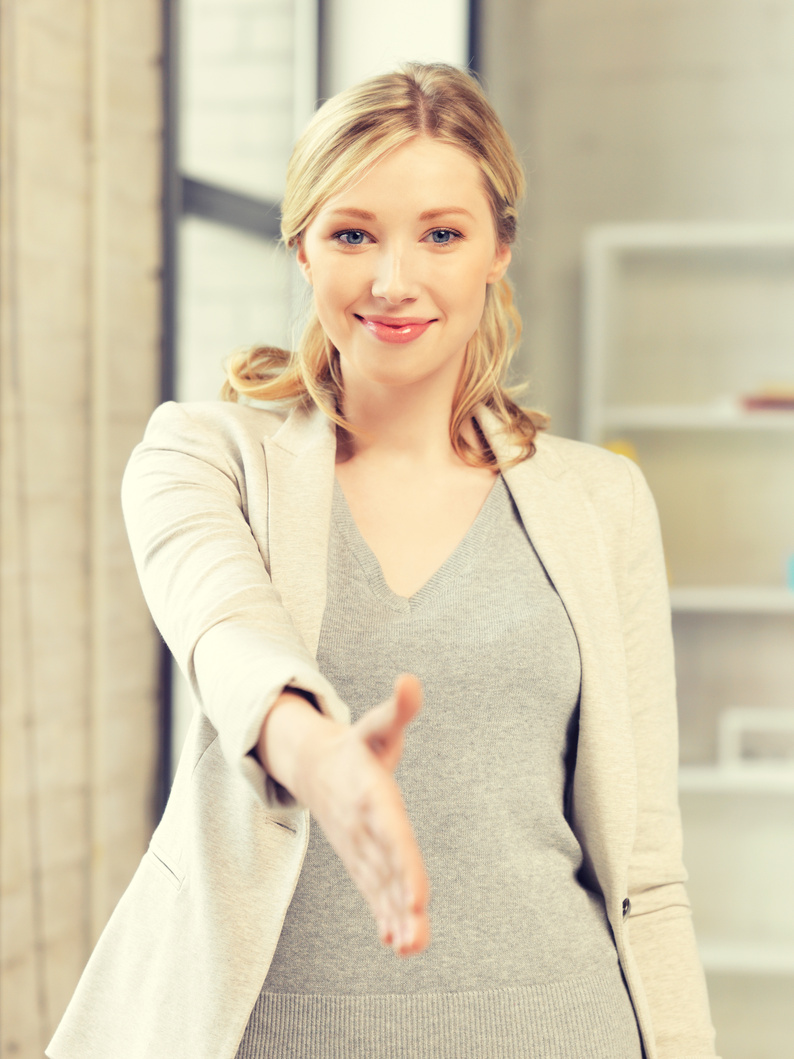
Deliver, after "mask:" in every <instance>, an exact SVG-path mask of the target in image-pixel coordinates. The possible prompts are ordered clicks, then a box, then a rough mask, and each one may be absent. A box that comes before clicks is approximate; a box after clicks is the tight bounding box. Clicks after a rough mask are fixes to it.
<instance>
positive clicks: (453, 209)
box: [331, 206, 474, 221]
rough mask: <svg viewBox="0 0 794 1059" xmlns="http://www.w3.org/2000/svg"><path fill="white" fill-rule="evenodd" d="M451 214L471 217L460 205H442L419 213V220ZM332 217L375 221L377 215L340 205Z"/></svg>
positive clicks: (332, 212)
mask: <svg viewBox="0 0 794 1059" xmlns="http://www.w3.org/2000/svg"><path fill="white" fill-rule="evenodd" d="M453 215H462V216H466V217H471V218H472V220H473V219H474V218H473V215H472V214H471V213H469V211H468V210H464V209H463V207H462V206H444V207H443V208H442V209H438V210H425V211H424V213H420V214H419V220H420V221H434V220H436V219H437V218H438V217H450V216H453ZM331 216H332V217H358V219H359V220H362V221H376V220H377V217H376V216H375V214H374V213H370V212H369V210H359V209H356V207H355V206H350V207H341V208H340V209H337V210H331Z"/></svg>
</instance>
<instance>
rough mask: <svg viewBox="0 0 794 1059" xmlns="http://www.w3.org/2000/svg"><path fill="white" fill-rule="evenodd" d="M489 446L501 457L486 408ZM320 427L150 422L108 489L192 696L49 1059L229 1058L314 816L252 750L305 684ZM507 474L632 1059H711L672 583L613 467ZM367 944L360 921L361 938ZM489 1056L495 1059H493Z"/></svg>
mask: <svg viewBox="0 0 794 1059" xmlns="http://www.w3.org/2000/svg"><path fill="white" fill-rule="evenodd" d="M477 418H478V421H479V422H480V425H481V427H482V429H483V431H484V432H485V434H486V436H487V438H488V440H489V442H490V443H491V445H492V447H493V449H494V451H495V452H496V453H497V455H498V456H499V457H501V458H505V457H507V456H509V455H510V451H511V450H510V447H509V445H507V444H506V443H505V439H504V437H502V436H501V435H500V433H499V431H498V429H497V428H498V423H497V421H496V420H495V418H494V416H493V415H492V414H491V413H489V412H488V411H487V410H486V409H480V411H479V412H478V415H477ZM334 458H335V435H334V431H333V428H332V425H331V424H330V421H329V420H328V419H327V418H326V417H325V416H324V415H323V414H322V413H321V412H319V411H318V410H317V409H313V410H311V411H305V410H297V411H294V412H292V413H291V414H290V415H288V416H286V417H285V416H284V415H279V414H277V413H274V412H270V411H265V410H262V409H257V408H253V407H250V406H245V405H237V404H229V403H223V402H216V403H207V404H194V405H177V404H173V403H169V404H166V405H163V406H162V407H160V408H159V409H158V410H157V411H156V412H155V414H154V415H153V417H152V419H151V422H150V424H149V427H148V429H147V431H146V435H145V438H144V440H143V442H142V443H141V444H140V445H139V446H138V447H137V448H136V449H135V451H134V453H133V455H132V457H131V459H130V462H129V466H128V468H127V471H126V474H125V478H124V484H123V489H122V501H123V507H124V514H125V518H126V521H127V526H128V531H129V536H130V541H131V544H132V551H133V555H134V557H135V562H136V565H137V568H138V572H139V574H140V579H141V584H142V586H143V590H144V594H145V596H146V599H147V602H148V604H149V607H150V608H151V611H152V614H153V616H154V619H155V621H156V623H157V625H158V627H159V629H160V630H161V632H162V634H163V636H164V637H165V639H166V641H167V643H168V645H169V647H170V648H171V650H172V651H173V654H174V657H175V658H176V660H177V661H178V663H179V665H180V666H181V668H182V670H183V672H184V673H185V675H186V676H187V679H188V680H189V682H190V684H191V686H192V689H193V693H194V696H195V700H196V705H197V709H196V711H195V713H194V716H193V721H192V724H191V726H190V729H189V732H188V736H187V741H186V745H185V748H184V750H183V752H182V756H181V759H180V762H179V766H178V769H177V773H176V778H175V780H174V784H173V788H172V791H171V795H170V798H169V800H168V805H167V807H166V810H165V813H164V815H163V818H162V821H161V822H160V824H159V826H158V827H157V829H156V831H155V833H154V835H153V837H152V840H151V844H150V846H149V849H148V850H147V852H146V854H145V855H144V857H143V859H142V861H141V864H140V866H139V868H138V870H137V871H136V873H135V876H134V877H133V879H132V881H131V883H130V885H129V887H128V889H127V891H126V892H125V894H124V895H123V897H122V898H121V900H120V902H119V904H118V906H117V908H116V910H115V912H114V913H113V915H112V917H111V919H110V921H109V923H108V925H107V927H106V929H105V931H104V933H103V934H102V936H101V938H100V940H99V942H98V944H97V946H96V948H95V950H94V953H93V955H92V957H91V959H90V961H89V963H88V966H87V967H86V969H85V972H84V973H83V976H82V978H81V980H80V983H79V985H78V987H77V990H76V992H75V994H74V997H73V999H72V1001H71V1003H70V1005H69V1007H68V1009H67V1011H66V1013H65V1015H64V1017H63V1020H62V1022H61V1024H60V1026H59V1027H58V1029H57V1031H56V1033H55V1036H54V1038H53V1040H52V1042H51V1043H50V1045H49V1047H48V1050H47V1055H48V1056H50V1057H51V1059H233V1057H234V1055H235V1053H236V1050H237V1047H238V1043H239V1041H240V1038H241V1036H242V1034H243V1031H244V1029H245V1026H246V1023H247V1020H248V1017H249V1014H250V1012H251V1009H252V1007H253V1005H254V1002H255V1001H256V998H257V996H258V994H259V991H260V989H261V987H262V983H263V981H264V979H265V976H266V974H267V970H268V967H269V965H270V961H271V958H272V955H273V952H274V950H275V947H276V944H277V942H278V938H279V932H280V930H281V925H282V923H283V920H284V915H285V913H286V911H287V907H288V905H289V903H290V900H291V898H292V894H293V891H294V887H295V884H296V881H297V879H298V875H299V872H300V870H301V865H302V862H303V857H304V853H305V850H306V845H307V841H308V835H309V814H308V812H307V811H306V810H305V809H303V808H302V807H301V806H299V805H296V804H295V803H294V802H293V803H290V804H281V803H280V802H279V800H278V796H279V793H280V789H279V788H277V785H275V784H274V783H273V781H271V780H270V779H269V778H268V777H267V776H266V775H265V774H264V772H263V770H262V768H261V767H260V765H259V764H258V762H257V760H256V759H255V757H254V756H253V755H252V753H251V751H252V748H253V747H254V746H255V744H256V741H257V737H258V734H259V731H260V729H261V727H262V723H263V721H264V718H265V716H266V715H267V712H268V710H269V709H270V707H271V706H272V704H273V702H274V701H275V699H276V697H277V696H278V694H279V693H280V691H281V690H282V688H284V687H285V686H286V685H290V684H292V685H294V686H299V687H302V688H305V689H306V690H308V691H311V692H314V694H315V695H316V697H317V700H318V702H319V704H320V707H321V709H322V710H323V711H324V712H326V713H327V714H328V715H330V716H331V717H334V718H335V719H337V720H339V721H341V722H347V721H348V720H349V716H348V711H347V708H346V706H345V704H344V703H343V702H341V701H340V699H339V698H338V696H337V695H336V693H335V692H334V689H333V688H332V687H331V686H330V685H329V684H328V682H327V681H326V680H325V679H324V678H323V677H322V676H321V675H320V674H319V672H318V671H317V667H316V663H315V657H314V656H315V653H316V650H317V643H318V639H319V635H320V625H321V620H322V615H323V608H324V605H325V590H326V562H327V548H328V538H329V528H330V519H331V498H332V487H333V479H334ZM505 479H506V481H507V483H508V485H509V487H510V491H511V493H512V495H513V497H514V499H515V502H516V504H517V506H518V509H519V511H520V513H521V517H522V519H523V521H524V524H525V526H526V528H527V531H528V533H529V536H530V537H531V539H532V542H533V544H534V546H535V548H536V550H537V552H538V554H539V555H540V558H541V560H542V562H543V564H544V566H545V567H546V570H547V572H548V574H549V576H550V578H551V579H552V581H553V583H554V585H555V586H556V588H557V591H558V592H559V594H560V597H561V598H562V601H563V603H564V605H565V607H566V609H567V611H568V614H569V616H570V620H571V622H572V625H573V628H574V630H575V633H576V637H577V639H578V642H579V649H580V654H581V663H582V689H581V715H580V727H579V742H578V756H577V761H576V767H575V775H574V782H573V800H572V824H573V827H574V830H575V832H576V835H577V837H578V839H579V841H580V843H581V846H582V849H583V851H584V858H585V866H586V870H587V872H588V873H589V877H590V881H591V883H592V885H594V886H597V887H598V888H600V890H601V892H602V893H603V895H604V900H605V902H606V909H607V913H608V916H609V921H610V923H611V925H612V930H613V933H614V938H615V944H616V947H617V951H618V955H619V958H620V962H621V966H622V968H623V972H624V975H625V978H626V981H627V983H628V987H629V991H630V994H631V998H632V1001H633V1004H634V1010H635V1012H636V1015H637V1019H638V1023H639V1026H640V1030H641V1034H642V1039H643V1042H644V1047H645V1053H646V1056H647V1059H703V1057H706V1056H713V1055H714V1048H713V1042H714V1037H713V1031H712V1028H711V1025H710V1019H709V1012H708V1002H707V998H706V990H705V985H704V978H703V973H702V970H701V966H700V963H699V960H698V955H697V952H696V949H695V942H694V937H693V932H692V926H691V918H690V911H689V904H688V901H687V897H686V892H685V889H684V885H683V884H684V881H685V878H686V874H685V871H684V868H683V865H682V863H681V830H680V822H679V813H678V806H677V784H676V769H677V731H676V706H675V688H674V672H673V655H672V638H671V630H670V613H669V602H668V590H667V581H666V576H665V568H664V561H663V557H662V550H661V544H660V537H659V529H658V522H657V517H656V512H655V508H654V504H653V501H652V499H651V496H650V493H649V491H648V488H647V486H646V484H645V482H644V479H643V478H642V475H641V474H640V472H639V470H638V469H637V468H636V467H635V465H634V464H632V463H631V462H630V461H628V460H626V459H624V458H622V457H617V456H614V455H612V454H611V453H608V452H605V451H603V450H601V449H597V448H595V447H592V446H588V445H583V444H580V443H578V442H574V441H568V440H565V439H562V438H556V437H553V436H547V435H541V436H540V437H539V438H538V441H537V452H536V454H535V455H534V456H533V457H532V458H531V459H529V460H525V461H524V462H522V463H520V464H518V465H516V466H514V467H512V468H510V469H509V470H507V471H506V472H505ZM373 937H374V933H373ZM494 1059H498V1057H494Z"/></svg>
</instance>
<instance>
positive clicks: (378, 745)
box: [353, 673, 422, 771]
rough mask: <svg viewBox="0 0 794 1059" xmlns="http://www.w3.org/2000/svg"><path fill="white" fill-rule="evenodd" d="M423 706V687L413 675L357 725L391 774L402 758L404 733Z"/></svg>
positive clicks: (403, 677)
mask: <svg viewBox="0 0 794 1059" xmlns="http://www.w3.org/2000/svg"><path fill="white" fill-rule="evenodd" d="M421 707H422V685H421V683H420V682H419V680H418V679H417V678H416V677H415V676H413V674H411V673H403V674H402V675H401V676H399V677H398V678H397V680H396V681H395V683H394V694H393V695H392V697H391V698H390V699H386V701H385V702H382V703H380V705H378V706H375V707H373V708H372V709H371V710H368V711H367V713H365V714H364V716H363V717H360V718H359V720H358V721H356V723H355V724H354V725H353V728H354V729H355V730H356V731H357V732H358V735H359V736H360V738H362V739H363V740H364V741H365V742H366V744H367V746H368V747H369V748H370V750H372V752H373V753H375V754H377V755H378V757H379V758H380V760H381V761H382V762H383V764H384V765H386V767H387V768H389V769H390V770H391V771H394V769H395V768H396V767H397V764H398V762H399V760H400V757H401V756H402V751H403V740H404V730H405V727H406V725H407V724H409V723H410V722H411V721H412V720H413V718H414V717H415V716H416V715H417V713H418V712H419V710H420V709H421Z"/></svg>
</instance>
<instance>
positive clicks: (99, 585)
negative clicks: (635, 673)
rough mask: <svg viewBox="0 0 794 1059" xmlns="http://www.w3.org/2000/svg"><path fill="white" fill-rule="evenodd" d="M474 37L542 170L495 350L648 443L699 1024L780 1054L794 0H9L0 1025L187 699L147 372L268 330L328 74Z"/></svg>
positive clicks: (26, 1056) (282, 304)
mask: <svg viewBox="0 0 794 1059" xmlns="http://www.w3.org/2000/svg"><path fill="white" fill-rule="evenodd" d="M403 59H440V60H444V61H448V62H453V63H456V64H459V65H462V66H469V67H471V68H472V69H475V70H476V71H478V72H479V74H480V76H481V77H482V79H483V80H484V82H485V85H486V87H487V90H488V92H489V95H490V97H491V99H492V101H493V103H494V104H495V106H496V109H497V110H498V112H499V113H500V115H501V116H502V118H503V120H504V122H505V124H506V126H507V128H508V131H509V132H510V133H511V135H512V136H513V138H514V141H515V143H516V145H517V147H518V150H519V153H520V155H521V157H522V159H523V161H524V163H525V165H526V168H527V171H528V174H529V185H530V190H529V196H528V199H527V202H526V206H525V208H524V211H523V218H522V226H521V235H520V244H519V247H518V248H517V252H516V254H515V257H514V263H513V265H512V266H511V273H510V274H511V276H512V279H513V283H514V285H515V289H516V297H517V301H518V304H519V307H520V309H521V311H522V315H523V318H524V323H525V330H524V337H523V341H522V346H521V350H520V353H519V354H518V356H517V357H516V361H515V366H514V371H513V381H523V380H525V379H529V380H531V386H530V389H529V390H528V392H527V395H526V397H525V403H528V404H532V405H535V406H537V407H542V408H543V409H545V410H546V411H548V412H550V413H551V415H552V421H553V429H554V430H555V432H557V433H560V434H564V435H568V436H571V437H580V438H584V439H586V440H590V441H593V442H596V443H598V444H605V445H608V446H609V447H611V448H613V449H615V450H617V451H620V452H624V453H626V454H628V455H630V456H632V457H633V458H635V459H637V460H638V461H639V463H640V465H641V466H642V468H643V470H644V472H645V474H646V476H647V477H648V479H649V481H650V484H651V487H652V488H653V490H654V493H655V495H656V498H657V501H658V504H659V508H660V514H661V519H662V528H663V532H664V535H665V543H666V549H667V559H668V569H669V575H670V583H671V594H672V601H673V624H674V634H675V640H676V650H677V666H678V681H679V695H680V729H681V761H682V768H681V800H682V812H683V817H684V833H685V856H686V859H687V863H688V867H689V870H690V876H691V879H690V894H691V897H692V903H693V907H694V914H695V926H696V930H697V933H698V940H699V944H700V947H701V951H702V955H703V959H704V963H705V966H706V970H707V974H708V979H709V987H710V992H711V998H712V1006H713V1016H714V1021H715V1025H716V1027H717V1034H718V1036H717V1043H718V1050H719V1052H720V1054H721V1055H722V1057H723V1059H791V1057H794V884H793V883H792V879H794V107H793V106H792V100H794V0H665V2H660V0H470V2H466V0H434V2H433V3H427V2H426V0H425V2H420V0H403V2H402V4H401V6H400V9H399V11H396V10H395V8H394V6H393V5H391V4H389V5H386V4H382V3H380V2H378V0H179V2H177V0H173V2H170V3H169V2H167V0H0V223H1V227H0V299H1V301H0V306H1V307H2V318H1V319H0V343H1V345H0V352H1V359H0V367H1V370H2V376H1V377H0V383H1V385H2V435H1V436H0V441H1V443H2V444H1V447H0V501H1V504H2V506H1V508H0V576H1V578H2V580H1V581H0V650H1V651H2V664H1V668H0V755H1V756H0V768H1V770H2V771H1V773H0V781H1V785H0V824H1V826H2V832H1V833H0V834H1V837H0V857H1V858H2V859H1V860H0V887H1V889H0V896H1V898H2V901H1V902H0V931H1V933H0V1004H1V1005H2V1007H1V1008H0V1025H1V1026H2V1029H0V1055H2V1057H3V1059H5V1057H9V1059H10V1057H18V1059H33V1057H38V1056H40V1055H41V1053H42V1051H43V1048H44V1046H45V1044H46V1042H47V1041H48V1040H49V1037H50V1035H51V1032H52V1030H53V1029H54V1027H55V1025H56V1024H57V1022H58V1020H59V1018H60V1016H61V1014H62V1012H63V1009H64V1007H65V1005H66V1003H67V1001H68V999H69V997H70V996H71V993H72V991H73V989H74V986H75V984H76V981H77V978H78V977H79V974H80V972H81V970H82V968H83V966H84V964H85V962H86V960H87V958H88V955H89V953H90V951H91V949H92V947H93V944H94V942H95V940H96V938H97V937H98V934H99V932H100V931H101V930H102V928H103V926H104V924H105V922H106V921H107V918H108V916H109V914H110V912H111V911H112V909H113V907H114V905H115V903H116V901H117V900H118V898H119V897H120V895H121V893H122V892H123V890H124V888H125V886H126V884H127V883H128V881H129V879H130V878H131V876H132V873H133V871H134V870H135V867H136V866H137V863H138V860H139V858H140V856H141V855H142V853H143V851H144V850H145V848H146V845H147V842H148V839H149V836H150V834H151V831H152V829H153V827H154V825H155V823H156V821H157V819H158V818H159V814H160V812H161V810H162V806H163V804H164V799H165V797H166V795H167V791H168V787H169V784H170V779H171V775H172V769H173V763H174V761H175V759H176V757H177V756H178V753H179V749H180V746H181V739H182V737H183V732H184V727H185V717H186V715H187V713H188V712H189V710H190V705H189V703H187V701H186V697H185V694H184V691H183V688H182V685H181V683H180V679H179V678H178V677H175V676H174V675H173V674H172V673H171V671H170V667H169V664H168V660H167V658H166V657H165V655H164V652H163V649H162V644H161V641H160V639H159V637H158V635H157V634H156V632H155V631H154V630H153V628H152V625H151V622H150V619H149V616H148V612H147V610H146V608H145V605H144V603H143V601H142V597H141V594H140V590H139V587H138V583H137V579H136V576H135V573H134V570H133V568H132V562H131V559H130V556H129V551H128V546H127V543H126V538H125V533H124V528H123V524H122V520H121V513H120V508H119V483H120V478H121V474H122V471H123V468H124V465H125V463H126V460H127V458H128V456H129V453H130V451H131V449H132V447H133V446H134V445H135V444H136V442H137V441H138V440H139V439H140V437H141V435H142V433H143V429H144V426H145V424H146V421H147V419H148V417H149V415H150V413H151V411H152V409H153V408H154V407H155V406H156V405H157V404H158V403H159V402H160V401H161V400H163V399H168V398H176V399H178V400H196V399H212V398H214V397H215V396H216V395H217V392H218V389H219V387H220V385H221V382H222V379H223V374H222V367H221V365H222V362H223V360H224V358H225V357H226V356H227V355H228V353H229V352H230V351H232V350H233V349H236V348H239V347H240V346H244V345H247V344H250V343H254V342H269V343H275V344H279V345H289V344H290V343H291V342H292V335H293V332H294V330H295V328H296V327H297V326H299V324H300V320H301V317H302V314H303V312H304V310H305V307H306V294H305V290H304V288H303V284H302V281H300V279H299V276H298V273H297V271H296V269H295V267H294V265H293V263H292V262H291V261H290V260H289V259H288V258H287V257H286V255H285V254H284V253H283V251H282V250H281V248H280V247H278V245H277V242H276V240H277V236H278V212H279V206H278V203H279V199H280V196H281V192H282V188H283V180H284V171H285V167H286V163H287V160H288V158H289V154H290V151H291V147H292V144H293V142H294V140H295V137H296V135H297V133H298V131H299V130H300V129H301V128H302V127H303V125H304V124H305V122H306V121H307V119H308V118H309V117H310V115H311V114H312V112H313V110H314V108H315V106H316V104H317V101H318V99H322V98H326V97H327V96H329V95H331V94H333V93H335V92H336V91H338V90H340V89H341V88H344V87H345V86H347V85H348V84H351V83H353V82H355V81H357V80H359V79H360V78H362V77H364V76H366V75H368V74H370V73H375V72H379V71H381V70H387V69H391V68H393V67H394V65H395V64H396V63H397V62H398V61H400V60H403Z"/></svg>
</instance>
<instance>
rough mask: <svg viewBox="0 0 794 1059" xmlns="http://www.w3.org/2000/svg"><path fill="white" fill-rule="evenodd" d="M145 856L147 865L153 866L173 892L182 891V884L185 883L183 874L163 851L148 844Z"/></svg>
mask: <svg viewBox="0 0 794 1059" xmlns="http://www.w3.org/2000/svg"><path fill="white" fill-rule="evenodd" d="M146 856H147V857H148V859H149V863H150V864H152V865H154V867H155V868H157V870H158V871H159V872H160V874H161V875H164V876H165V877H166V879H168V881H169V882H170V883H171V885H172V886H173V887H174V889H175V890H181V889H182V883H183V882H184V881H185V872H184V871H183V869H182V868H180V867H179V866H178V865H177V864H175V863H174V861H173V860H172V859H171V858H170V857H169V856H168V855H167V854H166V853H164V852H163V850H161V849H160V848H159V847H155V846H153V845H152V843H149V848H148V849H147V850H146Z"/></svg>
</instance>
